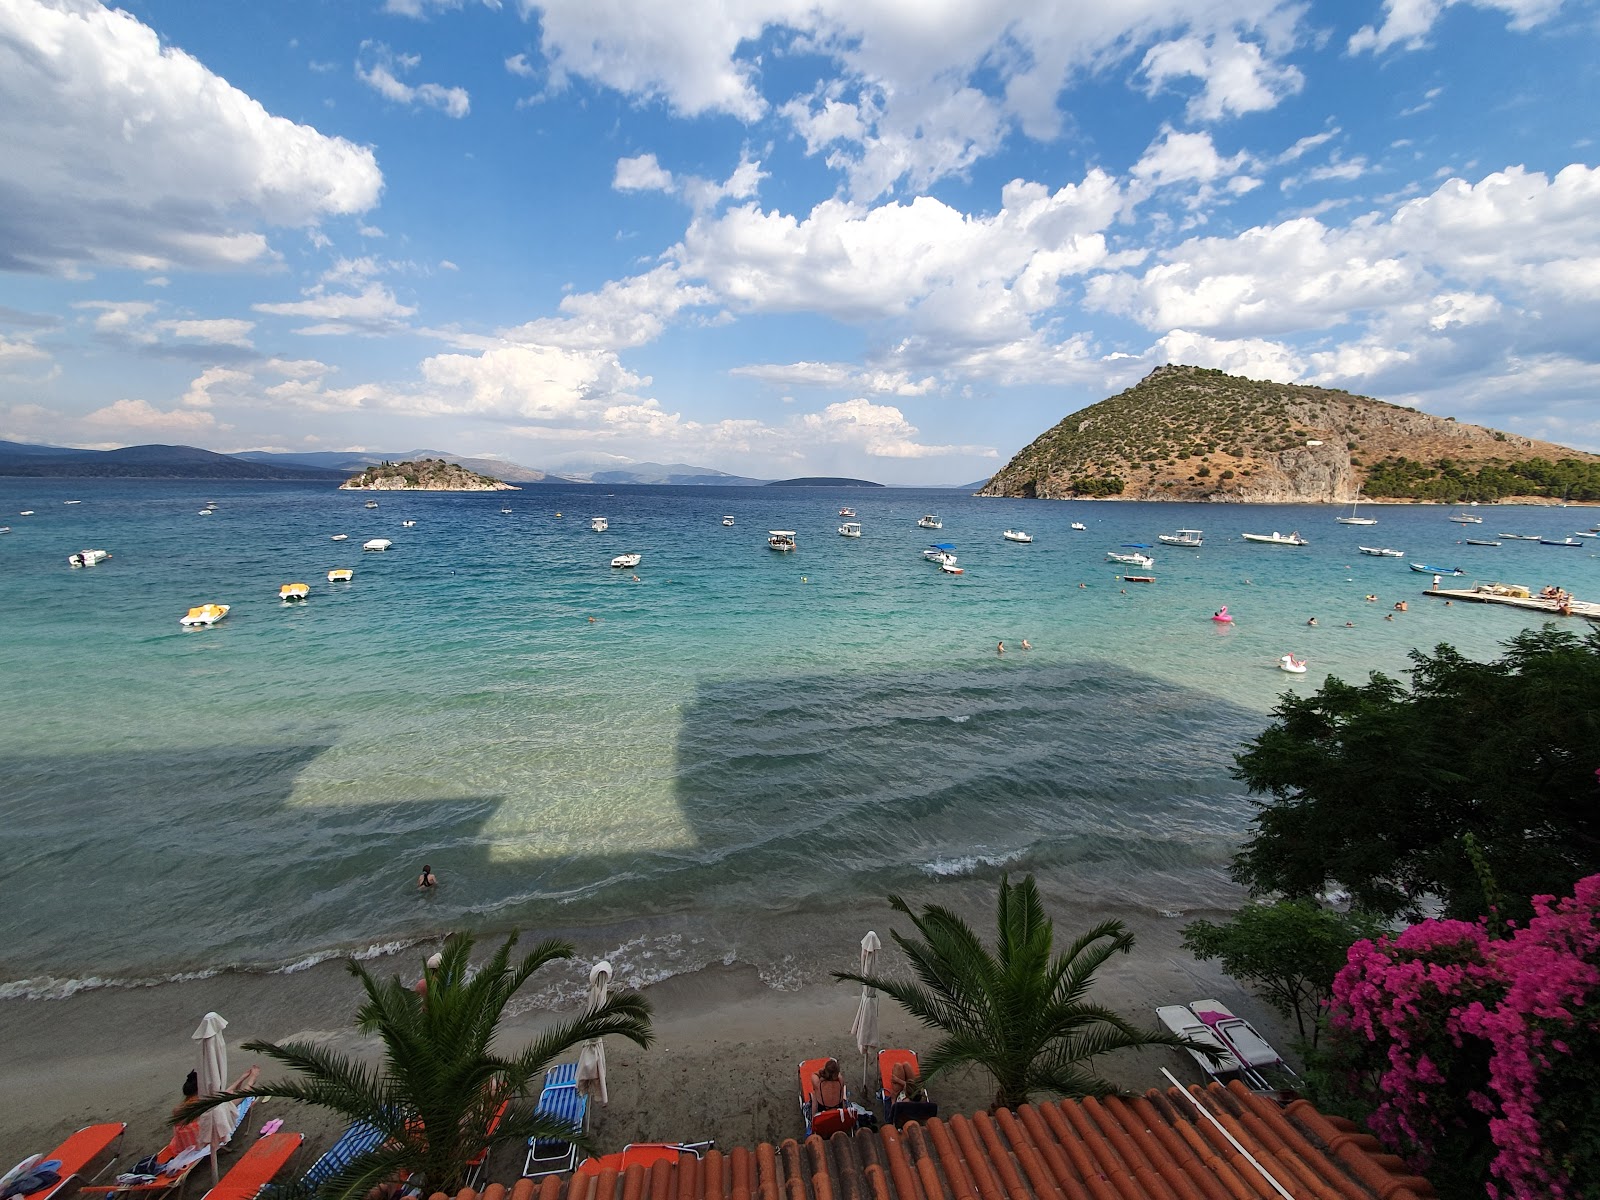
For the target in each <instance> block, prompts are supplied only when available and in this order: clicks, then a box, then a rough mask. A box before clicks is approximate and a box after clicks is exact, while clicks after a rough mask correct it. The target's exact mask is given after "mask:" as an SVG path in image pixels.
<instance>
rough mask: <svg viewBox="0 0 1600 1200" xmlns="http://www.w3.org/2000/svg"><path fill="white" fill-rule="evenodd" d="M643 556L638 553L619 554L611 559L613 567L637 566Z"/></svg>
mask: <svg viewBox="0 0 1600 1200" xmlns="http://www.w3.org/2000/svg"><path fill="white" fill-rule="evenodd" d="M642 558H643V556H642V555H639V554H619V555H617V556H616V557H615V558H613V559H612V560H611V565H612V566H613V567H637V566H638V565H639V563H640V561H641V559H642Z"/></svg>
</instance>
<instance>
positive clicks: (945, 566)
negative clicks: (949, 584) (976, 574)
mask: <svg viewBox="0 0 1600 1200" xmlns="http://www.w3.org/2000/svg"><path fill="white" fill-rule="evenodd" d="M939 570H941V571H943V572H944V573H945V574H946V575H965V574H966V573H967V569H966V568H965V567H958V566H956V560H955V559H953V558H952V559H951V560H950V561H949V562H942V563H940V564H939Z"/></svg>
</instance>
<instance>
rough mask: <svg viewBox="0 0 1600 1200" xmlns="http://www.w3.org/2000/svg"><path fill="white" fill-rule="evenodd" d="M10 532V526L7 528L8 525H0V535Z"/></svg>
mask: <svg viewBox="0 0 1600 1200" xmlns="http://www.w3.org/2000/svg"><path fill="white" fill-rule="evenodd" d="M10 532H11V526H9V525H0V533H10Z"/></svg>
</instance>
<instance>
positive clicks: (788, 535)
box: [767, 529, 800, 553]
mask: <svg viewBox="0 0 1600 1200" xmlns="http://www.w3.org/2000/svg"><path fill="white" fill-rule="evenodd" d="M799 548H800V547H799V545H798V544H797V543H796V542H795V540H794V530H792V529H769V530H767V549H768V550H777V551H779V552H780V553H787V552H788V551H790V550H798V549H799Z"/></svg>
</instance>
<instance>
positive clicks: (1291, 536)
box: [1242, 530, 1311, 546]
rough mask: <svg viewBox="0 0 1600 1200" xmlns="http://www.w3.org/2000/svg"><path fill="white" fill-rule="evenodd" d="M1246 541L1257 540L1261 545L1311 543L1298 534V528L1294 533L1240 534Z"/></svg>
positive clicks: (1304, 544)
mask: <svg viewBox="0 0 1600 1200" xmlns="http://www.w3.org/2000/svg"><path fill="white" fill-rule="evenodd" d="M1242 536H1243V537H1244V540H1245V541H1247V542H1259V543H1261V544H1262V545H1263V546H1309V545H1310V544H1311V543H1310V542H1308V541H1307V540H1306V539H1305V538H1303V537H1301V536H1300V533H1299V531H1298V530H1296V531H1295V532H1294V533H1279V532H1278V531H1277V530H1273V531H1272V532H1271V533H1246V534H1244V535H1242Z"/></svg>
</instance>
